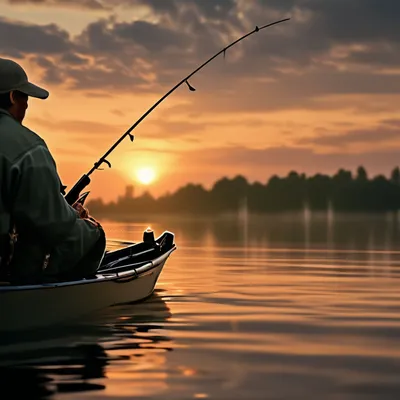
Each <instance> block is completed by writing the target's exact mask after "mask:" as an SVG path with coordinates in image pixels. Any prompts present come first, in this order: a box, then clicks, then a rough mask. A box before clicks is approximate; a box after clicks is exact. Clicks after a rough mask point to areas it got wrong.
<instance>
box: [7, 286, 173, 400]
mask: <svg viewBox="0 0 400 400" xmlns="http://www.w3.org/2000/svg"><path fill="white" fill-rule="evenodd" d="M170 317H171V313H170V310H169V308H168V306H167V304H166V303H165V301H164V300H163V299H162V297H160V295H159V294H158V291H156V292H155V293H154V294H153V295H152V296H151V297H150V298H149V299H147V300H146V301H145V302H143V303H140V304H124V305H117V306H113V307H109V308H107V309H106V310H102V311H100V312H97V313H95V314H93V315H92V316H91V318H90V320H86V321H80V322H79V324H75V325H70V326H68V327H54V328H51V329H43V330H39V331H32V332H31V333H27V332H19V333H17V334H16V335H15V336H14V335H12V336H11V335H9V334H6V333H2V334H0V343H1V347H0V351H1V357H0V386H1V388H2V392H3V393H6V392H11V393H13V398H14V397H15V398H17V397H18V395H25V396H26V397H25V398H49V397H51V396H53V395H54V394H56V393H78V392H86V391H93V390H95V391H97V390H104V389H105V385H106V383H107V380H105V379H104V380H103V378H106V376H107V368H108V366H109V365H110V364H113V363H118V362H119V361H123V362H126V360H131V362H132V364H136V365H137V366H139V367H140V364H141V363H143V364H146V367H147V368H148V365H149V362H151V361H152V359H153V357H154V350H155V349H157V351H158V352H159V353H160V352H161V353H164V352H166V351H169V350H171V347H170V346H168V345H167V344H166V343H168V342H169V341H170V339H169V337H167V336H166V335H163V334H160V330H162V329H163V327H164V324H165V322H166V321H167V320H168V319H169V318H170ZM153 331H154V332H153ZM146 356H150V357H149V359H147V357H146ZM138 369H140V368H136V370H138ZM137 373H140V371H138V372H137ZM21 379H22V381H23V382H24V383H23V385H21Z"/></svg>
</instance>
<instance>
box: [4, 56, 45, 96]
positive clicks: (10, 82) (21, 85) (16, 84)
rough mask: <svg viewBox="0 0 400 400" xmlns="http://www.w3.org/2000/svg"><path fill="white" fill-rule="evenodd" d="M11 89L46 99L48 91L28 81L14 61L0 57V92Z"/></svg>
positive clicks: (6, 91) (22, 70)
mask: <svg viewBox="0 0 400 400" xmlns="http://www.w3.org/2000/svg"><path fill="white" fill-rule="evenodd" d="M13 90H18V91H19V92H22V93H25V94H26V95H28V96H31V97H36V98H38V99H47V97H49V92H48V91H47V90H45V89H42V88H41V87H39V86H37V85H34V84H33V83H31V82H29V80H28V76H27V75H26V72H25V71H24V69H23V68H22V67H21V66H20V65H19V64H17V63H16V62H15V61H12V60H8V59H7V58H0V93H8V92H11V91H13Z"/></svg>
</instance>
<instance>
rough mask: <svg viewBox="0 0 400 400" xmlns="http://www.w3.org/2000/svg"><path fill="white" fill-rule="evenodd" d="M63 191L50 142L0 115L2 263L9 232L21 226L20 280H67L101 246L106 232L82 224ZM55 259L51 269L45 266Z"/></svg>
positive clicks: (16, 262)
mask: <svg viewBox="0 0 400 400" xmlns="http://www.w3.org/2000/svg"><path fill="white" fill-rule="evenodd" d="M61 187H62V184H61V180H60V178H59V175H58V173H57V167H56V163H55V161H54V159H53V157H52V155H51V154H50V151H49V149H48V147H47V145H46V143H45V142H44V140H43V139H41V138H40V137H39V136H38V135H37V134H36V133H34V132H32V131H31V130H29V129H27V128H26V127H25V126H23V125H22V124H20V123H19V122H18V121H16V120H15V119H14V118H13V117H12V116H11V115H10V114H9V113H8V112H7V111H6V110H3V109H0V257H2V263H3V264H4V262H5V261H6V260H5V257H6V254H7V253H6V252H7V247H8V243H9V241H10V239H9V232H10V229H12V227H13V226H15V227H16V231H17V242H16V245H15V252H14V255H13V258H12V262H11V269H12V270H13V273H14V274H16V275H18V276H21V277H30V276H35V275H38V274H42V273H45V274H49V275H57V274H62V273H64V272H67V271H68V269H71V268H73V267H74V266H75V265H77V263H78V262H79V260H81V259H82V258H83V256H84V255H85V254H87V253H88V252H89V251H90V250H91V249H92V248H93V246H94V245H95V244H96V242H97V241H98V240H99V238H100V236H101V232H100V230H99V229H98V228H97V227H96V226H94V225H93V224H91V223H90V222H88V221H87V220H83V219H80V218H79V216H78V214H77V212H76V210H75V209H74V208H73V207H71V206H70V205H69V204H68V203H67V202H66V200H65V198H64V196H63V195H62V193H61ZM49 253H50V259H49V262H48V265H47V266H46V263H45V264H44V263H43V261H44V259H45V256H46V254H49Z"/></svg>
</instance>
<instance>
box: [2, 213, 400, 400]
mask: <svg viewBox="0 0 400 400" xmlns="http://www.w3.org/2000/svg"><path fill="white" fill-rule="evenodd" d="M103 225H104V227H105V229H106V231H107V234H108V237H109V242H108V246H109V248H117V247H119V246H122V245H123V243H121V242H120V241H119V240H124V241H138V240H141V237H142V232H143V230H144V229H146V228H147V226H149V225H150V226H151V227H152V228H153V229H154V230H155V232H156V234H157V235H158V234H161V233H162V231H164V230H169V231H172V232H174V233H175V235H176V242H177V245H178V250H177V251H176V252H175V253H174V254H173V255H172V256H171V258H170V259H169V260H168V262H167V264H166V266H165V269H164V271H163V273H162V275H161V276H160V279H159V282H158V285H157V290H156V294H155V296H153V297H152V298H151V299H149V300H148V301H146V302H145V303H142V304H137V305H124V306H120V307H116V308H111V309H107V310H104V311H102V312H100V313H98V314H96V315H95V316H92V318H91V319H90V320H88V321H87V323H86V325H85V326H84V327H83V326H82V327H76V328H75V329H72V328H71V329H69V330H68V331H66V332H62V334H61V333H54V335H53V336H52V338H51V340H50V339H48V340H45V341H43V343H42V345H44V343H46V345H48V348H47V349H46V350H39V348H40V346H37V345H34V346H33V347H34V349H32V350H31V352H30V353H29V354H28V352H24V354H23V355H18V356H17V355H13V357H11V356H9V355H8V356H7V355H4V356H3V357H2V364H4V363H5V362H6V361H7V360H10V362H9V363H11V360H12V363H13V364H14V365H16V364H18V365H20V366H19V368H18V369H15V368H10V367H9V366H7V367H3V369H2V370H1V371H0V372H1V374H0V376H1V377H2V378H0V382H1V384H2V387H3V389H2V390H3V391H4V390H6V389H7V387H10V386H11V388H12V390H13V391H14V393H16V394H18V393H19V392H21V391H22V393H26V391H27V390H30V393H31V394H32V393H39V394H38V396H39V397H36V398H66V399H80V398H90V397H92V398H96V399H103V398H104V399H105V398H117V397H118V398H154V399H165V398H174V399H190V398H219V399H221V398H222V399H282V398H285V399H311V398H315V399H317V398H323V399H364V398H368V399H393V398H399V397H400V383H399V380H398V372H399V370H400V368H399V367H400V350H399V349H400V347H399V346H398V343H399V337H400V317H399V315H400V314H399V311H400V291H399V290H398V287H399V283H400V281H399V280H398V278H399V277H400V274H399V272H400V268H399V266H400V246H399V245H398V239H399V227H400V225H399V222H398V219H397V216H396V215H390V214H388V215H381V216H362V215H354V216H336V215H333V214H332V212H330V213H329V214H328V215H315V214H313V213H308V214H307V215H306V218H305V214H303V213H302V214H301V215H297V216H296V215H293V214H292V215H290V214H288V215H284V216H268V217H259V216H252V215H244V216H243V215H239V217H238V218H221V219H219V220H211V219H210V220H207V219H204V220H202V219H200V218H198V219H196V220H194V219H192V220H190V219H180V220H178V219H173V218H164V219H159V220H158V222H157V223H150V222H149V220H144V221H143V222H136V223H127V222H111V221H106V222H104V223H103ZM113 239H115V240H113ZM49 343H54V346H49ZM28 355H29V358H28ZM28 360H29V362H30V365H27V364H28ZM21 380H23V381H24V382H25V384H24V385H23V386H21V385H16V382H21ZM3 381H4V382H3ZM24 391H25V392H24ZM40 396H41V397H40ZM32 398H33V397H32Z"/></svg>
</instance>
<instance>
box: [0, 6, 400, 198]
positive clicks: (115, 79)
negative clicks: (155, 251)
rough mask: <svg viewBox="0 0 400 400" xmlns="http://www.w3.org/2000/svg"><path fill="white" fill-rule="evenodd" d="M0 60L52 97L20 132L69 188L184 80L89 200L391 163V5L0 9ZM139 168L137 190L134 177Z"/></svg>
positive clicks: (378, 168) (394, 126)
mask: <svg viewBox="0 0 400 400" xmlns="http://www.w3.org/2000/svg"><path fill="white" fill-rule="evenodd" d="M0 10H1V11H0V56H2V57H7V58H12V59H14V60H15V61H17V62H20V63H21V65H22V66H23V67H24V68H25V69H26V71H27V73H28V75H29V77H30V79H31V80H32V81H34V82H36V83H38V84H41V85H43V86H44V87H45V88H47V89H48V90H50V93H51V94H50V97H49V99H48V100H46V101H40V100H36V99H33V100H31V101H30V108H29V110H28V114H27V118H26V120H25V121H24V123H25V124H26V125H27V126H28V127H29V128H30V129H32V130H34V131H36V132H37V133H38V134H39V135H40V136H42V137H43V138H44V139H45V140H46V142H47V143H48V145H49V147H50V150H51V151H52V153H53V155H54V158H55V159H56V161H57V164H58V168H59V172H60V175H61V178H62V180H63V182H64V184H66V185H68V186H71V185H72V184H73V183H74V182H75V181H76V180H77V179H78V178H79V177H80V175H82V174H83V173H85V172H87V171H88V170H89V169H90V168H91V167H92V165H93V163H94V162H95V161H97V159H98V158H99V157H100V156H101V155H102V154H103V153H104V152H105V151H106V150H107V149H108V148H109V147H110V146H111V145H112V144H113V143H114V141H116V140H117V139H118V138H119V137H120V136H121V135H122V134H123V133H124V132H125V131H126V130H127V129H128V128H129V127H130V126H131V125H132V124H133V123H134V122H135V121H136V120H137V119H138V118H139V117H140V116H141V115H142V114H143V113H144V112H145V111H146V110H147V109H148V108H149V107H150V106H151V105H152V104H153V103H154V102H156V101H157V100H158V99H159V98H160V97H161V96H162V95H163V94H164V93H165V92H167V91H168V90H169V89H170V88H171V87H172V86H174V85H175V84H176V83H177V82H178V81H180V80H181V79H182V78H183V77H184V76H186V75H188V74H189V73H190V72H191V71H192V70H194V69H195V68H196V67H197V66H198V65H199V64H201V63H202V62H204V61H205V60H206V59H207V58H209V57H210V56H212V55H213V54H214V53H216V52H217V51H219V50H220V49H221V48H222V47H224V46H225V45H227V44H229V43H230V42H232V41H233V40H235V39H237V38H238V37H240V36H242V35H243V34H245V33H247V32H249V31H251V30H252V29H254V27H255V25H260V26H261V25H263V24H266V23H269V22H272V21H273V20H276V19H281V18H286V17H291V21H289V22H285V23H283V24H281V25H277V26H274V27H271V28H268V29H266V30H263V31H261V32H260V33H258V34H255V35H252V36H251V37H249V38H248V39H245V40H244V41H243V42H241V43H240V44H238V45H237V46H235V47H234V48H232V49H230V50H229V51H228V52H227V54H226V58H225V59H224V58H223V57H222V56H221V57H219V58H218V59H216V60H214V61H213V63H212V64H210V65H209V66H207V67H206V68H205V69H203V70H202V71H201V72H200V73H199V74H197V75H195V76H194V77H193V78H192V79H191V80H190V82H191V84H192V85H193V86H195V87H196V89H197V91H196V92H190V91H188V90H187V88H186V86H182V87H181V88H180V89H178V90H177V91H176V92H175V93H173V94H172V95H171V96H170V97H169V98H168V99H167V100H166V101H165V102H164V103H162V104H161V105H160V106H159V107H158V108H156V110H155V111H153V113H151V114H150V116H149V117H147V118H146V119H145V120H144V121H143V122H142V123H141V124H140V125H139V127H138V128H137V129H136V130H135V131H134V132H133V133H134V134H135V136H136V140H135V142H134V143H133V144H132V143H131V142H130V141H129V140H126V141H125V142H123V143H121V145H120V146H119V147H118V148H117V150H116V151H115V152H113V153H112V154H111V155H110V156H109V161H110V162H111V163H112V165H113V168H112V169H111V170H109V169H107V168H106V169H105V170H104V171H96V172H95V173H94V174H93V175H92V184H91V186H90V190H92V195H93V197H98V196H102V197H103V198H104V199H105V200H111V199H115V198H116V197H117V196H118V195H121V194H123V192H124V188H125V186H126V185H127V184H134V185H135V187H136V190H137V193H140V192H142V191H143V190H144V188H145V189H147V190H149V191H150V192H151V193H152V194H154V195H156V196H158V195H160V194H163V193H165V192H167V191H174V190H175V189H177V188H178V187H180V186H182V185H184V184H186V183H188V182H194V183H202V184H204V185H205V186H206V187H207V188H209V187H210V185H212V183H214V182H215V181H216V180H217V179H219V178H221V177H222V176H230V177H232V176H235V175H237V174H242V175H244V176H246V177H247V178H248V179H249V181H254V180H258V181H261V182H263V183H264V182H266V181H267V180H268V179H269V177H270V176H271V175H272V174H279V175H286V174H287V173H288V172H289V171H290V170H293V169H294V170H297V171H299V172H306V173H309V174H312V173H316V172H325V173H334V172H335V171H336V170H337V169H339V168H341V167H344V168H351V169H353V170H354V169H355V168H356V167H357V166H358V165H360V164H363V165H364V166H365V167H366V168H367V170H368V171H370V172H371V173H372V174H377V173H384V174H385V175H388V173H389V172H390V170H391V169H392V168H393V167H394V166H395V165H397V164H400V162H399V156H400V151H399V149H400V135H399V133H400V132H399V127H400V118H399V117H398V104H399V97H400V96H399V89H400V83H399V82H400V80H399V77H398V75H399V74H400V56H399V54H400V52H399V44H398V43H399V37H398V36H399V34H398V32H399V30H398V27H397V21H396V18H395V17H394V16H395V15H398V12H399V11H400V4H399V3H398V2H395V1H394V0H391V1H389V0H380V1H379V2H378V1H377V0H376V1H369V2H365V1H363V0H352V1H351V2H345V1H337V0H335V1H333V0H325V1H322V0H301V1H296V0H287V1H277V0H270V1H269V0H265V1H263V0H237V1H234V0H215V1H211V0H210V1H204V0H175V1H174V0H146V1H144V0H120V1H118V0H107V1H106V0H86V1H84V0H68V1H67V0H41V1H33V0H31V1H30V0H0ZM145 166H150V167H152V168H154V170H155V171H156V175H157V179H156V181H155V182H154V183H153V184H151V185H149V186H148V187H144V186H143V185H141V184H140V183H139V182H138V181H137V177H136V171H137V170H138V169H139V168H141V167H145Z"/></svg>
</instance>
